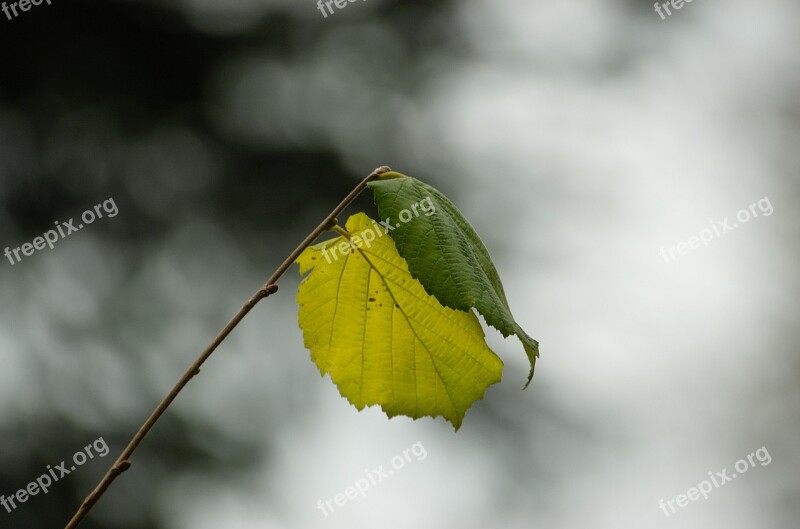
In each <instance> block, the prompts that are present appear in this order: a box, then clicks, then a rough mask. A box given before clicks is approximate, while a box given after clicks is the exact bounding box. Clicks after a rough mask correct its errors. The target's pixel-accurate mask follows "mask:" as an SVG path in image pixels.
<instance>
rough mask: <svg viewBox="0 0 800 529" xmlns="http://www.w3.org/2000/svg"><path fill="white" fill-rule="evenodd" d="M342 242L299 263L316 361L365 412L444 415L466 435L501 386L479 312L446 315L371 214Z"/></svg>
mask: <svg viewBox="0 0 800 529" xmlns="http://www.w3.org/2000/svg"><path fill="white" fill-rule="evenodd" d="M347 230H348V231H349V233H350V236H351V239H350V242H348V240H347V239H346V238H345V237H338V238H336V239H332V240H330V241H326V242H323V243H320V244H317V245H314V246H311V247H309V248H307V249H306V250H305V251H304V252H303V253H302V254H301V255H300V257H299V258H298V259H297V262H298V264H299V265H300V273H301V274H306V273H308V272H310V273H309V274H308V275H307V276H306V277H305V278H304V279H303V281H302V282H301V283H300V288H299V290H298V292H297V304H298V305H299V307H300V310H299V316H298V319H299V324H300V328H301V329H302V330H303V339H304V341H305V345H306V347H307V348H308V349H309V350H310V351H311V359H312V360H313V361H314V363H315V364H316V365H317V367H318V368H319V370H320V373H321V374H322V375H323V376H324V375H325V374H330V376H331V380H333V382H334V383H335V384H336V385H337V386H338V388H339V392H340V393H341V394H342V396H344V397H345V398H346V399H347V400H349V401H350V402H351V403H352V404H353V405H354V406H355V407H356V408H357V409H358V410H362V409H363V408H364V407H365V406H372V405H376V404H377V405H380V407H381V408H382V409H383V411H384V412H385V413H386V414H387V415H388V416H389V417H394V416H396V415H407V416H409V417H413V418H419V417H424V416H430V417H436V416H442V417H444V418H445V419H447V420H448V421H450V422H451V423H452V424H453V426H454V428H455V429H456V430H458V428H459V427H460V426H461V422H462V420H463V418H464V414H465V413H466V411H467V409H469V407H470V406H472V403H473V402H474V401H476V400H479V399H482V398H483V395H484V393H485V391H486V388H487V387H489V386H490V385H492V384H494V383H496V382H499V381H500V378H501V375H502V370H503V362H502V361H501V360H500V359H499V358H498V357H497V356H496V355H495V354H494V353H493V352H492V350H491V349H489V347H488V346H487V345H486V342H485V341H484V333H483V329H482V328H481V326H480V322H479V321H478V318H477V317H476V316H475V314H474V313H472V312H469V313H465V312H461V311H457V310H453V309H450V308H446V307H443V306H442V305H441V304H440V303H439V302H438V301H437V300H436V298H435V297H433V296H431V295H429V294H427V293H426V292H425V289H423V288H422V285H420V283H419V281H417V280H415V279H414V278H412V277H411V275H410V274H409V272H408V266H407V264H406V262H405V260H403V258H402V257H400V255H399V254H398V253H397V249H396V248H395V245H394V242H393V241H392V239H391V238H390V237H386V236H385V232H384V231H383V230H382V229H381V228H380V226H379V225H378V224H377V223H376V222H375V221H373V220H372V219H370V218H369V217H367V216H366V215H365V214H363V213H358V214H356V215H353V216H352V217H350V219H349V220H348V221H347Z"/></svg>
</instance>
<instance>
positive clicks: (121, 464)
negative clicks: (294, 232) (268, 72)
mask: <svg viewBox="0 0 800 529" xmlns="http://www.w3.org/2000/svg"><path fill="white" fill-rule="evenodd" d="M389 171H390V169H389V168H388V167H385V166H384V167H378V168H377V169H375V170H374V171H373V172H372V173H371V174H370V175H369V176H367V177H366V178H365V179H364V180H362V181H361V182H360V183H359V184H358V185H357V186H356V187H355V188H354V189H353V190H352V191H351V192H350V194H348V195H347V196H346V197H345V198H344V200H342V202H340V203H339V205H338V206H336V207H335V208H334V209H333V211H331V213H330V215H328V216H327V217H326V218H325V220H323V221H322V223H320V225H319V226H317V227H316V228H315V229H314V230H313V231H312V232H311V233H309V234H308V236H307V237H306V238H305V239H304V240H303V242H301V243H300V245H299V246H298V247H297V248H295V249H294V251H293V252H292V253H291V254H289V257H287V258H286V260H285V261H284V262H283V263H282V264H281V265H280V266H279V267H278V269H277V270H275V272H274V273H273V274H272V275H271V276H270V278H269V279H267V281H266V282H265V283H264V284H263V285H262V286H261V288H259V289H258V291H256V293H255V294H253V296H252V297H251V298H250V299H249V300H248V301H247V303H245V304H244V306H243V307H242V308H241V309H240V310H239V312H237V313H236V315H235V316H234V317H233V318H232V319H231V321H229V322H228V324H227V325H225V327H223V328H222V330H221V331H220V332H219V334H217V337H216V338H214V340H213V341H212V342H211V343H210V344H209V345H208V347H206V349H205V350H204V351H203V352H202V353H201V354H200V356H199V357H198V358H197V360H195V361H194V362H193V363H192V365H191V366H189V369H187V370H186V372H185V373H184V374H183V376H181V378H180V379H179V380H178V382H177V383H176V384H175V386H174V387H173V388H172V390H171V391H170V392H169V393H168V394H167V396H166V397H164V398H163V399H162V400H161V402H160V403H159V404H158V406H156V408H155V410H153V412H152V413H151V414H150V416H149V417H148V418H147V420H146V421H145V422H144V424H143V425H142V426H141V428H139V430H138V431H137V432H136V434H134V436H133V438H132V439H131V440H130V442H129V443H128V446H127V447H126V448H125V450H123V451H122V453H121V454H120V456H119V457H118V458H117V460H116V461H115V462H114V464H113V465H112V466H111V468H110V469H109V470H108V472H106V474H105V476H103V479H102V480H100V483H99V484H98V485H97V487H95V489H94V490H93V491H92V492H91V493H90V494H89V495H88V496H87V497H86V499H85V500H83V503H82V504H81V506H80V507H79V508H78V510H77V512H76V513H75V515H74V516H73V517H72V519H71V520H70V521H69V523H67V525H66V526H65V528H64V529H75V528H76V527H78V525H79V524H80V523H81V521H82V520H83V519H84V518H85V517H86V515H87V514H88V513H89V511H91V510H92V508H93V507H94V506H95V505H96V504H97V502H98V501H99V500H100V497H101V496H102V495H103V494H104V493H105V492H106V490H108V488H109V487H110V486H111V484H112V483H113V482H114V480H115V479H117V477H119V475H120V474H122V473H123V472H125V471H126V470H128V469H129V468H130V467H131V461H130V459H131V456H132V455H133V453H134V452H135V451H136V449H137V448H138V447H139V445H140V444H141V443H142V441H143V440H144V438H145V437H146V436H147V434H148V433H149V432H150V430H151V429H152V428H153V426H154V425H155V424H156V422H157V421H158V419H159V418H160V417H161V416H162V415H163V414H164V412H165V411H167V408H169V406H170V405H171V404H172V402H173V401H174V400H175V398H176V397H177V396H178V394H179V393H180V392H181V391H182V390H183V388H185V387H186V385H187V384H188V383H189V382H190V381H191V380H192V379H193V378H194V377H195V376H197V375H198V374H199V373H200V368H201V367H202V365H203V364H204V363H205V362H206V360H208V358H209V357H210V356H211V354H212V353H213V352H214V351H215V350H216V349H217V347H219V346H220V344H221V343H222V342H223V341H224V340H225V338H227V337H228V335H229V334H230V333H231V332H232V331H233V330H234V329H235V328H236V326H237V325H239V323H240V322H241V321H242V320H243V319H244V317H245V316H247V314H249V313H250V311H251V310H253V307H255V306H256V305H257V304H258V302H259V301H261V300H262V299H264V298H266V297H268V296H270V295H272V294H274V293H275V292H277V291H278V285H277V284H276V283H277V281H278V279H280V277H281V276H282V275H283V274H284V273H285V272H286V271H287V270H288V269H289V267H291V266H292V264H293V263H294V262H295V261H296V260H297V258H298V257H299V256H300V254H301V253H302V252H303V250H305V249H306V248H308V246H310V245H311V243H313V242H314V241H315V240H316V239H317V237H319V236H320V234H322V233H323V232H324V231H326V230H328V229H331V228H332V227H334V226H336V225H337V224H336V217H337V216H338V215H339V214H340V213H341V212H342V211H343V210H344V209H345V208H346V207H347V206H349V205H350V203H351V202H352V201H353V200H354V199H355V198H356V197H357V196H358V195H359V194H360V193H361V192H362V191H363V190H364V188H365V187H367V184H368V183H369V182H370V181H372V180H375V179H377V178H379V177H380V175H382V174H383V173H387V172H389Z"/></svg>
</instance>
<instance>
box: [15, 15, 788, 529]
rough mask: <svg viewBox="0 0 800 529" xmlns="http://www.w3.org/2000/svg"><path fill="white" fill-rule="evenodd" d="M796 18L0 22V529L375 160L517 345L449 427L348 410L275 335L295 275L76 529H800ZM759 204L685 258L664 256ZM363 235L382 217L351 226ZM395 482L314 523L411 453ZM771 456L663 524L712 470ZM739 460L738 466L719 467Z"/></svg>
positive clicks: (136, 421)
mask: <svg viewBox="0 0 800 529" xmlns="http://www.w3.org/2000/svg"><path fill="white" fill-rule="evenodd" d="M799 30H800V4H798V3H797V2H796V1H794V0H765V1H761V2H753V1H744V0H730V1H726V2H724V3H713V2H703V1H697V2H693V3H691V4H685V6H684V7H683V8H682V9H681V10H680V11H675V12H674V15H673V16H671V17H670V18H668V19H667V20H662V19H661V18H660V17H659V16H658V15H657V14H656V13H655V11H654V9H653V6H652V3H651V2H646V1H644V2H639V1H637V2H633V1H621V0H618V1H610V2H591V1H589V0H560V1H541V0H535V1H534V0H497V1H493V2H482V1H478V0H459V1H457V2H456V1H450V2H448V1H421V0H420V1H415V0H403V1H402V2H399V1H398V2H390V1H382V0H367V1H364V2H355V3H352V4H348V5H347V7H346V8H345V9H343V10H341V11H338V12H336V13H335V14H334V15H331V16H328V17H327V18H323V16H322V15H321V13H320V12H319V11H318V10H317V7H316V5H315V3H314V2H313V1H312V0H229V1H225V2H218V1H212V0H179V1H176V0H171V1H162V0H147V1H145V0H141V1H127V2H121V1H110V0H104V1H103V2H89V1H79V0H70V1H65V0H53V3H52V5H49V6H48V5H47V4H42V5H41V6H38V7H33V8H32V9H31V10H30V11H28V12H25V13H22V14H21V15H20V16H19V17H17V18H15V19H13V20H7V19H6V18H5V17H4V16H2V15H0V248H5V247H6V246H10V247H12V248H13V247H17V246H19V245H21V244H22V243H24V242H28V241H31V240H32V239H33V238H34V237H36V236H38V235H40V234H42V233H43V232H45V231H47V230H48V229H50V227H51V226H52V225H53V223H54V222H57V221H64V220H67V219H68V218H70V217H77V216H79V215H80V214H81V212H83V211H84V210H85V209H87V208H91V207H92V206H93V205H94V204H98V203H101V202H103V201H104V200H106V199H108V198H113V199H114V201H115V203H116V204H117V206H118V207H119V214H118V215H117V216H116V217H114V218H106V219H103V220H101V221H98V222H96V223H95V224H93V225H91V226H90V227H86V228H85V229H83V230H82V231H80V232H78V233H75V234H73V235H71V236H70V237H69V238H67V239H65V240H63V241H60V242H59V243H58V244H57V246H56V247H55V249H54V250H44V251H41V252H37V253H36V254H35V255H34V256H32V257H28V258H25V259H24V260H23V261H22V262H20V263H17V264H15V265H13V266H12V265H11V264H10V263H9V262H8V261H7V260H3V261H2V262H0V293H2V298H1V299H2V303H1V304H0V494H4V495H6V496H10V495H13V494H14V492H15V491H16V490H18V489H20V488H23V487H25V486H26V485H27V484H28V483H29V482H30V481H32V480H34V479H35V478H36V477H37V476H39V475H40V474H42V473H43V472H44V469H45V467H46V466H47V465H56V464H58V463H59V462H60V461H62V460H64V459H68V458H70V457H71V456H72V454H73V453H74V452H75V451H77V450H80V449H81V447H83V446H85V445H86V444H89V443H91V442H92V441H93V440H95V439H97V438H98V437H101V436H102V437H103V438H104V439H105V440H106V442H107V443H108V444H109V445H110V446H111V449H112V453H111V454H110V455H109V456H107V457H106V458H105V459H95V460H94V461H92V462H90V463H88V464H87V465H85V466H84V467H81V468H80V469H79V470H78V471H76V472H75V473H73V474H71V475H70V476H68V477H67V478H64V480H62V481H61V482H59V483H58V484H56V485H55V486H53V488H52V490H51V492H50V493H49V494H47V495H46V496H42V495H39V496H36V497H33V498H31V499H30V500H29V501H28V502H27V503H25V504H24V505H22V506H21V507H20V508H18V509H17V510H15V511H14V512H12V513H10V514H9V513H7V512H5V511H3V510H0V527H2V528H10V529H39V528H43V529H44V528H60V527H63V525H64V524H65V523H66V521H67V520H68V519H69V518H70V516H71V515H72V513H73V511H74V509H75V508H76V507H77V505H78V504H79V503H80V501H81V500H82V498H83V497H84V496H85V495H86V493H88V492H89V491H90V490H91V488H92V487H93V486H94V484H95V483H96V482H97V481H98V480H99V478H100V477H101V475H102V474H103V473H104V472H105V470H106V468H107V467H108V466H109V465H110V464H111V463H112V461H113V459H114V458H115V457H116V455H117V454H118V453H119V451H120V450H121V449H122V448H123V447H124V445H125V444H126V442H127V440H128V438H129V437H130V436H131V435H132V433H133V432H134V431H135V430H136V429H137V428H138V427H139V425H140V424H141V422H142V421H143V420H144V418H145V417H146V416H147V415H148V414H149V412H150V410H151V409H152V408H153V406H154V405H155V404H156V403H157V402H158V400H160V398H161V397H162V396H163V395H164V394H165V393H166V392H167V391H168V389H169V388H170V387H171V385H172V384H173V382H174V381H175V380H176V379H177V378H178V376H179V375H180V374H181V373H182V372H183V370H184V368H185V367H186V366H188V364H189V363H190V362H191V361H192V360H193V359H194V358H195V357H196V356H197V354H198V353H199V352H200V351H201V350H202V348H203V347H204V346H205V344H206V343H207V342H208V341H209V340H210V339H211V338H212V337H213V336H214V335H215V334H216V332H217V330H218V329H219V328H220V327H221V326H222V325H223V324H224V323H225V322H226V321H227V320H228V318H229V317H230V316H232V315H233V314H234V313H235V312H236V310H238V308H239V307H240V306H241V304H242V303H243V302H244V301H245V300H246V299H247V298H248V296H249V295H250V294H251V293H252V292H253V291H254V290H255V289H256V288H258V286H259V285H260V284H261V283H262V282H263V281H264V279H265V278H266V277H267V276H268V275H269V273H271V271H272V270H274V268H275V267H276V266H277V265H278V264H279V263H280V262H281V261H282V260H283V258H284V257H285V256H286V255H287V254H288V253H289V252H290V251H291V249H293V248H294V247H295V246H296V245H297V243H298V242H299V241H300V240H301V239H302V238H303V237H304V236H305V234H307V233H308V232H309V231H310V230H311V229H312V228H313V227H314V226H315V225H316V224H317V223H318V222H319V221H320V220H321V219H322V218H323V217H324V215H325V214H327V213H328V212H329V211H330V210H331V209H332V208H333V206H334V205H335V204H336V203H338V201H339V200H340V199H341V198H342V197H343V196H344V195H345V194H346V193H347V192H348V191H349V190H350V189H351V188H352V187H353V186H354V185H355V184H356V183H357V181H358V180H359V179H361V178H363V177H364V176H366V175H367V174H368V173H369V172H370V171H371V170H372V169H373V168H375V167H376V166H378V165H383V164H387V165H390V166H392V167H393V168H394V169H396V170H399V171H401V172H404V173H407V174H411V175H414V176H416V177H418V178H421V179H423V180H425V181H427V182H429V183H431V184H432V185H434V186H436V187H438V188H440V189H441V190H442V191H444V192H445V193H446V194H447V195H449V196H450V197H451V199H452V200H453V201H454V202H455V203H456V204H457V205H458V206H459V207H460V208H461V209H462V211H463V212H464V213H465V215H466V216H467V217H468V218H469V219H471V221H472V222H473V224H474V225H475V226H476V228H477V230H478V231H479V233H481V234H482V236H483V237H484V240H485V242H486V244H487V246H488V247H489V249H490V251H491V252H492V254H493V256H494V258H495V262H496V264H497V266H498V269H499V270H500V273H501V276H502V277H503V278H504V282H505V285H506V290H507V293H508V297H509V301H510V303H511V307H512V309H514V312H515V314H516V316H517V319H518V321H520V323H522V325H523V326H524V327H525V329H526V330H528V332H529V333H530V334H531V335H532V336H534V337H536V338H538V339H539V340H540V342H541V347H542V356H541V359H540V362H539V364H538V367H537V374H536V376H535V378H534V382H533V384H532V385H531V387H530V388H529V389H528V390H526V391H524V392H523V391H521V387H522V385H523V383H524V380H525V376H526V373H527V367H526V360H525V357H524V354H523V352H522V348H521V346H520V345H519V343H517V342H515V341H514V340H512V339H510V340H503V339H502V337H500V336H499V335H498V334H497V333H496V332H495V331H493V330H492V329H487V333H488V340H489V342H490V345H491V346H492V347H493V348H494V349H495V350H496V351H498V353H499V354H500V355H501V357H502V358H503V360H504V361H505V364H506V367H505V372H504V381H503V383H502V384H499V385H496V386H493V387H491V388H490V389H489V391H488V392H487V395H486V398H485V400H483V401H480V402H478V403H476V405H475V406H474V407H473V408H472V409H471V410H470V411H469V412H468V414H467V417H466V421H465V423H464V426H463V427H462V429H461V430H460V431H459V432H458V433H457V434H456V433H454V432H453V430H452V428H451V427H450V426H449V424H447V423H445V422H444V421H443V420H441V419H439V420H431V419H423V420H419V421H411V420H409V419H405V418H395V419H392V420H387V419H386V417H385V416H384V415H383V413H381V412H380V410H378V409H370V410H366V411H364V412H362V413H357V412H356V411H355V409H354V408H353V407H352V406H350V405H349V404H348V403H347V402H346V401H344V400H343V399H342V398H341V397H340V396H339V394H338V392H337V390H336V388H335V386H334V385H333V384H332V383H331V382H330V380H329V379H327V378H326V379H320V377H319V373H318V371H317V369H316V367H315V366H314V365H313V364H312V363H311V361H310V359H309V354H308V352H307V351H306V350H305V349H304V347H303V343H302V336H301V333H300V331H299V329H298V328H297V324H296V306H295V303H294V293H295V290H296V287H297V284H298V282H299V274H298V273H297V268H293V269H292V270H291V271H290V273H288V274H287V275H286V276H285V277H284V278H283V279H282V280H281V283H280V285H281V291H280V292H279V294H277V295H276V296H274V297H272V298H270V299H269V300H267V301H265V302H263V304H261V305H259V306H258V307H257V308H256V310H255V311H254V312H253V313H252V314H251V315H250V316H249V317H248V318H247V319H246V320H245V321H244V323H243V324H242V325H241V326H240V327H239V328H238V329H237V330H236V332H235V333H234V334H233V335H232V336H231V338H230V339H229V340H228V341H227V342H226V343H225V344H224V345H223V346H222V347H221V348H220V350H219V351H218V352H217V353H216V354H215V356H214V357H213V358H212V359H211V361H210V362H209V363H208V364H207V366H206V368H205V369H204V370H203V372H202V375H201V376H200V377H199V378H197V379H195V380H194V381H193V382H192V384H191V385H190V386H189V387H188V389H187V390H186V391H185V392H184V393H183V394H182V395H181V396H180V398H179V400H178V401H177V402H176V404H175V405H174V406H173V407H172V408H171V410H170V411H169V412H168V414H167V415H166V416H165V417H164V418H163V419H162V420H161V421H160V423H159V424H158V425H157V427H156V429H155V430H154V431H153V433H152V434H151V436H150V437H149V438H148V439H147V441H146V442H145V444H144V445H143V446H142V447H141V448H140V450H139V451H138V452H137V454H136V456H135V459H134V466H133V468H132V470H131V471H129V472H128V473H126V474H125V475H124V476H123V477H122V478H121V479H119V480H118V481H117V482H116V484H115V485H114V487H113V488H112V489H111V491H110V492H109V493H108V494H107V495H106V496H105V497H104V499H103V500H102V502H101V504H100V505H99V506H98V507H97V509H96V510H95V511H94V512H93V513H92V515H91V517H90V518H89V519H88V520H87V521H86V522H85V525H84V527H86V528H87V529H100V528H104V529H106V528H107V529H206V528H208V529H211V528H220V527H221V528H225V529H254V528H265V529H271V528H310V527H322V528H325V527H328V528H348V529H349V528H353V527H356V528H366V527H375V526H380V527H386V528H405V527H443V528H475V529H477V528H482V527H503V528H509V529H516V528H523V527H525V528H529V527H542V528H544V527H546V528H558V529H561V528H574V527H592V528H594V529H605V528H608V529H620V528H637V529H638V528H641V527H656V528H673V527H674V528H678V527H679V528H681V529H694V528H709V527H712V528H722V527H724V528H726V529H732V528H742V529H745V528H748V529H749V528H752V527H759V528H764V529H770V528H775V529H789V528H796V527H797V526H798V523H799V522H800V503H798V501H797V500H798V497H800V450H798V439H799V438H800V359H799V357H798V345H797V344H798V341H800V327H798V316H800V306H798V299H800V297H799V296H798V293H799V292H800V288H799V287H800V285H799V284H798V281H799V280H800V274H799V273H798V266H797V265H798V257H800V245H799V244H798V235H799V233H798V231H799V229H798V228H800V215H799V214H798V210H797V204H798V202H800V184H799V183H798V176H800V175H799V173H798V168H800V150H799V149H798V142H800V101H798V94H800V54H798V52H797V50H798V49H800V31H799ZM764 197H768V198H769V199H770V202H771V204H772V206H773V207H774V213H773V214H772V215H770V216H759V218H757V219H754V220H752V221H751V222H749V223H747V224H746V225H743V226H741V227H740V228H738V229H737V230H736V231H734V232H731V233H728V234H726V235H724V236H722V237H720V238H718V239H715V240H714V241H713V242H712V243H711V245H710V246H709V248H707V249H706V248H700V249H696V250H693V251H692V252H690V253H689V254H688V255H685V256H681V257H680V258H679V259H678V260H676V261H675V262H672V263H669V264H668V263H666V262H665V261H664V259H663V258H662V257H661V256H660V255H659V249H660V248H661V247H662V246H665V247H669V246H673V245H675V244H677V243H678V242H680V241H685V240H687V239H688V237H689V236H691V235H693V234H696V233H697V232H699V231H700V230H703V229H705V228H706V227H708V226H709V221H720V220H722V219H724V218H725V217H733V216H735V214H736V212H737V211H738V210H739V209H741V208H747V207H748V205H749V204H752V203H755V202H756V201H758V200H759V199H762V198H764ZM359 210H364V211H367V212H368V213H369V214H371V215H372V216H376V211H375V208H374V206H373V205H372V199H371V197H370V196H369V193H365V194H364V195H362V196H361V197H360V198H359V200H358V201H357V202H356V203H355V204H354V205H353V206H352V207H351V209H350V212H355V211H359ZM418 442H419V443H422V445H423V446H424V447H425V450H426V452H427V454H428V455H427V457H426V458H425V459H424V460H422V461H416V460H415V461H414V462H413V464H411V463H410V464H408V465H407V466H406V467H405V468H404V469H403V470H402V471H401V472H400V471H398V472H396V473H395V474H394V475H393V476H392V477H391V479H389V480H386V481H384V482H382V483H380V484H378V485H377V486H375V487H373V488H372V489H371V490H370V491H369V492H368V494H367V496H366V497H365V498H358V499H356V500H352V501H350V502H348V503H347V504H346V505H345V506H344V507H341V508H337V510H336V512H334V513H333V514H330V515H329V516H327V517H326V516H325V515H323V514H322V513H321V512H320V510H319V509H318V508H317V501H318V500H320V499H321V500H326V499H329V498H332V497H334V496H335V495H336V494H337V493H340V492H343V491H344V490H345V488H346V487H347V486H349V485H351V484H353V483H354V482H355V481H356V480H358V479H359V478H361V477H363V475H364V472H365V469H372V468H376V467H378V466H379V465H384V466H386V467H387V468H388V465H389V462H390V460H391V458H392V457H394V456H396V455H398V454H401V453H402V451H403V450H404V449H407V448H409V447H410V446H411V445H413V444H415V443H418ZM760 447H766V448H767V449H768V451H769V454H770V455H771V458H772V462H771V463H770V464H769V465H768V466H757V467H756V468H755V469H752V470H750V471H749V472H748V473H747V474H746V475H743V476H740V477H739V478H738V479H737V480H736V481H734V482H732V483H728V484H726V485H725V486H724V487H722V488H720V489H718V490H716V491H714V492H713V493H712V494H711V496H710V497H709V499H708V500H700V501H696V502H692V503H690V504H689V506H688V507H686V508H684V509H681V510H680V511H679V512H678V513H677V514H675V515H672V516H670V517H666V516H665V515H664V513H663V512H662V510H661V509H659V506H658V501H659V500H660V499H664V500H669V499H673V498H674V497H675V496H677V495H678V494H681V493H686V491H687V490H688V489H689V488H690V487H693V486H695V485H696V484H697V483H698V482H700V481H702V480H703V479H706V478H707V473H708V472H709V471H719V470H721V469H723V468H726V467H727V468H728V469H732V467H733V465H734V463H735V462H736V461H737V460H739V459H741V458H743V457H745V456H746V455H747V454H750V453H752V452H754V451H755V450H756V449H758V448H760ZM729 472H730V470H729Z"/></svg>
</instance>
